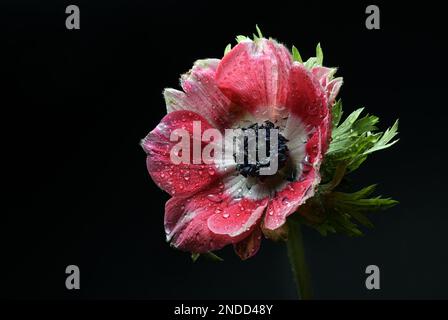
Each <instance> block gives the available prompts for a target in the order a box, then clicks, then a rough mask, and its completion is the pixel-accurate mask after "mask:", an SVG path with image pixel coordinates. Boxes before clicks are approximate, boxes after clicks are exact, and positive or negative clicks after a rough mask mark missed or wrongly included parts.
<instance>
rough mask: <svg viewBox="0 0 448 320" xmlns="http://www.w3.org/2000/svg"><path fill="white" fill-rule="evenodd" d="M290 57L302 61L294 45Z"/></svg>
mask: <svg viewBox="0 0 448 320" xmlns="http://www.w3.org/2000/svg"><path fill="white" fill-rule="evenodd" d="M292 58H293V60H294V61H298V62H300V63H303V61H302V57H301V55H300V53H299V50H297V48H296V47H295V46H292Z"/></svg>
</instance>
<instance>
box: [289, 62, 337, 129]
mask: <svg viewBox="0 0 448 320" xmlns="http://www.w3.org/2000/svg"><path fill="white" fill-rule="evenodd" d="M327 101H328V100H327V95H326V93H325V91H324V90H323V88H322V86H321V85H320V83H319V81H318V80H317V78H316V77H315V76H314V75H313V74H312V73H311V72H310V71H308V70H307V69H306V68H305V67H304V66H303V65H302V64H300V63H294V65H293V67H292V68H291V73H290V78H289V94H288V98H287V101H286V107H287V108H288V109H289V110H290V111H291V113H293V114H295V115H297V116H298V117H299V118H300V119H301V120H302V122H303V123H304V124H305V125H306V126H307V127H308V128H309V129H312V128H315V127H317V126H319V125H320V123H321V122H322V120H323V119H324V118H325V117H327V116H328V114H329V108H328V103H327Z"/></svg>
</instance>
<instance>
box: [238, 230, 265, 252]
mask: <svg viewBox="0 0 448 320" xmlns="http://www.w3.org/2000/svg"><path fill="white" fill-rule="evenodd" d="M261 235H262V233H261V229H260V227H259V226H257V227H256V228H255V230H254V232H252V233H251V234H250V235H249V236H248V237H246V238H245V239H243V240H241V241H240V242H238V243H236V244H234V245H233V248H234V249H235V252H236V254H237V255H238V256H239V257H240V258H241V259H242V260H246V259H249V258H251V257H253V256H254V255H255V254H256V253H257V252H258V250H259V249H260V244H261Z"/></svg>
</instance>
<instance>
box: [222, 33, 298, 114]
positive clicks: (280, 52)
mask: <svg viewBox="0 0 448 320" xmlns="http://www.w3.org/2000/svg"><path fill="white" fill-rule="evenodd" d="M291 63H292V57H291V54H290V53H289V51H288V49H286V48H285V47H284V46H283V45H281V44H278V43H277V42H275V41H274V40H267V39H260V40H257V41H255V42H253V41H244V42H241V43H239V44H238V45H237V46H236V47H235V48H233V49H232V50H231V51H230V52H229V53H227V54H226V55H225V56H224V58H223V59H222V60H221V63H220V64H219V66H218V69H217V71H216V81H217V83H218V87H219V88H220V89H221V91H222V92H224V94H225V95H226V96H227V97H228V98H229V99H230V100H232V101H233V102H234V103H235V104H237V105H239V106H241V107H242V108H247V110H248V111H249V112H250V113H252V114H253V115H254V116H255V117H257V118H259V119H268V118H270V119H271V120H272V119H275V118H276V117H277V116H278V113H279V109H277V108H278V107H280V108H283V107H284V106H285V101H286V97H287V93H288V78H289V69H290V68H291Z"/></svg>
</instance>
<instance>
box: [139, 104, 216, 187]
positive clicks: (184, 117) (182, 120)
mask: <svg viewBox="0 0 448 320" xmlns="http://www.w3.org/2000/svg"><path fill="white" fill-rule="evenodd" d="M194 121H199V122H200V124H201V134H202V132H203V131H205V130H206V129H210V128H212V126H211V125H210V124H209V123H208V122H207V121H206V120H205V119H204V118H203V117H202V116H200V115H198V114H196V113H194V112H191V111H175V112H171V113H169V114H168V115H166V116H165V117H164V118H163V119H162V121H161V122H160V123H159V125H158V126H157V127H156V128H155V129H154V130H153V131H151V132H150V133H149V134H148V135H147V136H146V138H145V139H143V141H142V147H143V149H144V150H145V151H146V153H147V155H148V156H147V159H146V164H147V167H148V171H149V174H150V175H151V177H152V179H153V180H154V182H155V183H156V184H157V185H158V186H159V187H160V188H161V189H163V190H165V191H166V192H168V193H169V194H170V195H188V194H192V193H194V192H197V191H199V190H201V189H203V188H204V187H206V186H208V185H209V184H210V183H212V182H213V181H216V180H217V179H219V178H220V177H221V173H220V172H218V171H217V170H216V168H215V165H214V164H204V163H202V162H201V163H200V164H194V163H193V159H192V158H190V163H180V164H174V163H173V162H172V160H171V157H170V152H171V149H172V148H173V146H175V145H176V144H178V143H179V142H178V141H174V142H173V141H170V135H171V133H172V132H173V130H175V129H184V130H186V132H188V133H189V136H190V138H191V141H190V142H191V143H190V154H191V155H192V154H193V146H192V144H193V141H192V140H193V138H194V136H193V122H194ZM179 141H180V140H179ZM197 143H198V145H200V146H201V152H202V148H203V147H204V143H201V142H200V141H197ZM200 160H201V159H199V161H200Z"/></svg>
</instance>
